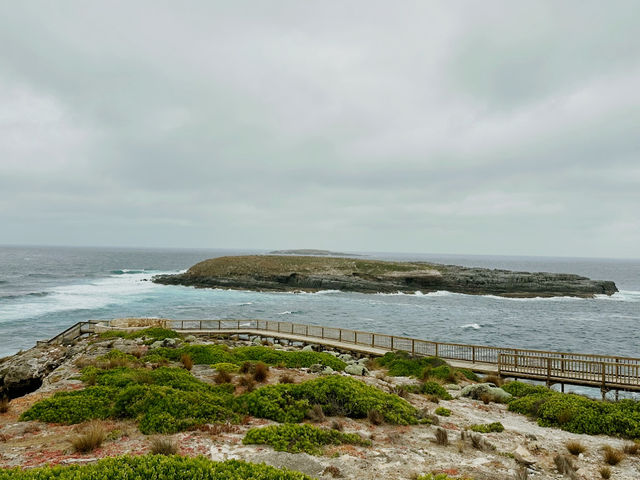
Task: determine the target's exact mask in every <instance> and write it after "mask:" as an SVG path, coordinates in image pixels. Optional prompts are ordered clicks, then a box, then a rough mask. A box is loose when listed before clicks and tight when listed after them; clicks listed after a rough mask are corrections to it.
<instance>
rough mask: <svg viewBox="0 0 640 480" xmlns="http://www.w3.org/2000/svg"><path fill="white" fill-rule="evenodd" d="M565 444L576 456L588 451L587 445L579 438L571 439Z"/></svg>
mask: <svg viewBox="0 0 640 480" xmlns="http://www.w3.org/2000/svg"><path fill="white" fill-rule="evenodd" d="M564 446H565V447H567V451H568V452H569V453H570V454H571V455H575V456H578V455H580V454H581V453H584V452H586V451H587V447H585V446H584V445H583V444H582V443H580V442H579V441H577V440H570V441H568V442H567V443H565V444H564Z"/></svg>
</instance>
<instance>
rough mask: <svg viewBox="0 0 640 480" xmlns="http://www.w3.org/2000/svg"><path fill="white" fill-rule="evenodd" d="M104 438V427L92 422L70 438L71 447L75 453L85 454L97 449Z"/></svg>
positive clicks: (105, 433) (105, 434)
mask: <svg viewBox="0 0 640 480" xmlns="http://www.w3.org/2000/svg"><path fill="white" fill-rule="evenodd" d="M106 438H107V432H106V430H105V429H104V427H103V426H102V425H101V424H100V423H99V422H93V423H90V424H89V425H88V426H86V427H85V428H84V429H83V430H82V432H81V433H78V434H76V435H75V436H73V437H72V438H71V445H72V446H73V449H74V450H75V451H76V452H81V453H87V452H92V451H93V450H95V449H96V448H99V447H100V446H101V445H102V442H104V441H105V439H106Z"/></svg>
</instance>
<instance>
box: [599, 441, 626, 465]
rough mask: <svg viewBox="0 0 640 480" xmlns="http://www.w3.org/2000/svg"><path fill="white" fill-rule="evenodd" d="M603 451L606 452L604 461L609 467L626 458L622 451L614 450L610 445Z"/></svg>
mask: <svg viewBox="0 0 640 480" xmlns="http://www.w3.org/2000/svg"><path fill="white" fill-rule="evenodd" d="M603 451H604V461H605V463H608V464H609V465H617V464H619V463H620V462H621V461H622V459H623V458H624V452H623V451H622V450H618V449H616V448H613V447H612V446H610V445H606V446H605V447H604V449H603Z"/></svg>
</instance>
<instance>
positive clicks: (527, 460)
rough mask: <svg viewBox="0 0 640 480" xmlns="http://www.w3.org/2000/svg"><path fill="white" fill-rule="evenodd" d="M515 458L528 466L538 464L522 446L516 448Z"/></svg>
mask: <svg viewBox="0 0 640 480" xmlns="http://www.w3.org/2000/svg"><path fill="white" fill-rule="evenodd" d="M513 456H514V458H515V459H516V461H517V462H518V463H521V464H523V465H526V466H529V465H533V464H534V463H536V459H535V457H534V456H533V455H532V454H531V452H529V450H527V449H526V448H525V447H523V446H522V445H518V448H516V449H515V450H514V452H513Z"/></svg>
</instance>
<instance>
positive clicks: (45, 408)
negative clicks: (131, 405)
mask: <svg viewBox="0 0 640 480" xmlns="http://www.w3.org/2000/svg"><path fill="white" fill-rule="evenodd" d="M116 392H117V391H116V390H115V389H114V388H110V387H87V388H85V389H84V390H76V391H72V392H59V393H56V394H55V395H53V397H50V398H46V399H44V400H40V401H39V402H36V403H35V404H33V405H32V406H31V408H29V409H28V410H27V411H25V412H24V413H23V414H22V415H20V420H21V421H28V420H40V421H42V422H48V423H64V424H67V425H70V424H74V423H82V422H86V421H89V420H94V419H105V418H108V417H109V415H110V414H111V408H112V406H113V403H114V397H115V396H116Z"/></svg>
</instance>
